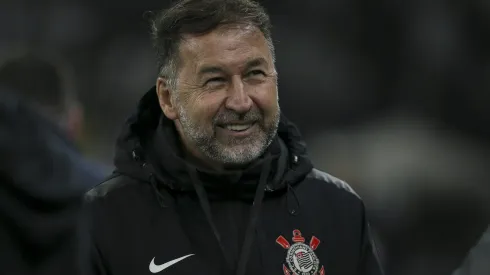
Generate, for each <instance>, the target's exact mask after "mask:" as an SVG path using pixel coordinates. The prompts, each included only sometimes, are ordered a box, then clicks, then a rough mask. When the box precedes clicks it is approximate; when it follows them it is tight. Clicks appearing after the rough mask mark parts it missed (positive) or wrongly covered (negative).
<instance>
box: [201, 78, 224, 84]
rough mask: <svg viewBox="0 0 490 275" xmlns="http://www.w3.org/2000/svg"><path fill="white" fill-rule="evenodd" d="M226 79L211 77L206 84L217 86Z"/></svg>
mask: <svg viewBox="0 0 490 275" xmlns="http://www.w3.org/2000/svg"><path fill="white" fill-rule="evenodd" d="M225 81H226V79H224V78H223V77H213V78H210V79H208V80H207V81H206V84H219V83H223V82H225Z"/></svg>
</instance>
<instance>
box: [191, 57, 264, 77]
mask: <svg viewBox="0 0 490 275" xmlns="http://www.w3.org/2000/svg"><path fill="white" fill-rule="evenodd" d="M265 64H267V60H265V58H263V57H258V58H254V59H251V60H249V61H247V63H246V64H245V66H244V68H245V70H249V69H250V68H253V67H258V66H261V65H265ZM224 72H225V70H224V69H223V68H221V67H219V66H214V65H204V66H202V67H201V68H200V69H199V71H198V73H197V74H198V76H199V77H202V76H203V75H206V74H219V73H224Z"/></svg>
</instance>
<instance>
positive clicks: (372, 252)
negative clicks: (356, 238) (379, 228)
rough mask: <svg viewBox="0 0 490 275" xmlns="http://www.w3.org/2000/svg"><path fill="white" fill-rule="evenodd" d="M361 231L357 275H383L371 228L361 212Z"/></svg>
mask: <svg viewBox="0 0 490 275" xmlns="http://www.w3.org/2000/svg"><path fill="white" fill-rule="evenodd" d="M362 215H363V226H362V227H363V230H362V242H361V243H362V244H361V261H360V264H359V269H358V275H383V274H384V271H383V268H382V265H381V262H380V260H379V256H378V248H377V246H376V243H375V240H374V238H373V235H372V232H371V228H370V226H369V223H368V221H367V219H366V214H365V211H364V210H363V213H362Z"/></svg>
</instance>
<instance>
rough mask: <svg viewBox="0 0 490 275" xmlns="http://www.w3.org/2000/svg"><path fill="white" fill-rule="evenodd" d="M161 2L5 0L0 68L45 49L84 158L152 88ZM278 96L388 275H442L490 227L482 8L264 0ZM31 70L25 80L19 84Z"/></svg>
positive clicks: (489, 68)
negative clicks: (346, 199) (57, 70)
mask: <svg viewBox="0 0 490 275" xmlns="http://www.w3.org/2000/svg"><path fill="white" fill-rule="evenodd" d="M168 3H169V1H164V0H158V1H157V0H139V1H120V0H119V1H115V0H97V1H96V0H2V1H1V4H0V64H1V63H2V61H3V60H5V59H7V58H11V57H14V56H17V55H19V54H23V53H25V52H26V51H36V52H43V53H46V54H47V55H55V56H57V58H58V59H59V60H62V63H63V69H62V71H63V73H64V74H65V76H66V79H67V80H68V82H67V87H68V88H69V89H72V90H73V91H75V92H76V93H77V94H78V99H79V102H80V106H81V107H83V115H84V119H85V120H84V122H85V123H84V128H83V129H84V130H83V135H81V138H79V140H78V143H79V144H80V146H81V148H82V149H83V152H84V154H86V155H87V156H89V157H90V158H92V159H94V160H95V161H98V162H101V163H104V164H106V165H109V166H110V165H112V155H113V149H114V142H115V138H116V136H117V135H118V133H119V129H120V128H121V126H122V124H123V122H124V120H125V119H126V118H127V117H128V116H129V115H130V114H131V113H132V112H133V111H134V110H135V107H136V104H137V101H138V99H139V98H140V97H141V96H142V95H143V94H144V93H145V92H146V91H147V90H148V89H149V88H150V87H151V86H153V85H154V83H155V77H156V72H157V69H156V62H155V55H154V52H153V50H152V48H151V42H150V37H149V24H148V20H147V19H146V18H145V12H146V11H152V10H158V9H161V8H165V7H166V6H167V5H168ZM262 3H263V4H264V5H265V7H266V8H267V9H268V11H269V12H270V14H271V18H272V22H273V24H274V29H273V37H274V40H275V43H276V50H277V59H278V61H277V67H278V71H279V83H280V98H281V99H280V100H281V106H282V109H283V111H284V112H285V114H286V115H287V116H288V117H289V118H290V119H291V120H293V121H294V122H296V123H297V124H298V125H299V127H300V129H301V130H302V132H303V134H304V136H305V138H306V140H307V142H308V145H309V151H310V155H311V157H312V159H313V161H314V163H315V164H316V166H317V167H318V168H319V169H321V170H325V171H327V172H328V173H330V174H333V175H335V176H336V177H339V178H342V179H344V180H346V181H347V182H348V183H350V184H351V185H352V187H353V188H354V189H355V190H356V191H357V192H358V193H359V194H360V196H361V197H362V198H363V199H364V201H365V204H366V206H367V209H368V212H369V216H370V219H371V223H372V227H373V229H374V231H375V234H376V236H377V238H378V241H379V243H380V245H379V246H380V249H381V251H382V260H383V262H384V264H385V266H386V271H387V274H393V275H405V274H410V275H413V274H416V275H424V274H431V275H434V274H450V273H451V271H452V270H454V269H455V268H456V267H457V266H459V265H460V264H461V262H462V260H463V258H464V257H465V255H466V253H467V252H468V250H469V249H470V248H471V247H472V246H473V245H474V244H475V243H476V242H477V240H478V239H479V238H480V236H481V234H482V233H483V231H484V230H485V228H486V227H487V226H488V224H489V222H490V183H489V178H490V176H489V173H490V172H489V170H490V169H489V168H490V165H489V164H490V39H488V38H489V37H490V1H488V0H446V1H440V0H431V1H425V0H412V1H394V0H390V1H388V0H371V1H361V0H321V1H320V0H303V1H293V0H280V1H278V0H268V1H262ZM29 77H30V76H26V81H27V80H28V78H29Z"/></svg>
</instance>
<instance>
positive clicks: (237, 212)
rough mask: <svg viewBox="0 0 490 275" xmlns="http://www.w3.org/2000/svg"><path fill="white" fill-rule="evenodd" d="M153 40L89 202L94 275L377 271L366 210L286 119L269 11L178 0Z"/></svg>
mask: <svg viewBox="0 0 490 275" xmlns="http://www.w3.org/2000/svg"><path fill="white" fill-rule="evenodd" d="M153 31H154V32H153V35H154V42H155V46H156V48H157V51H158V54H159V63H160V66H161V67H160V74H159V77H158V79H157V83H156V87H153V88H152V89H151V90H150V91H148V92H147V93H146V94H145V95H144V96H143V98H142V99H141V101H140V102H139V106H138V110H137V114H136V115H134V116H133V117H131V118H130V119H129V120H128V121H127V124H126V128H125V130H124V131H123V133H122V135H121V136H120V138H119V139H118V142H117V152H116V157H115V165H116V169H117V170H116V173H115V175H114V177H113V178H112V179H110V180H108V181H106V182H104V183H102V184H100V185H98V186H97V187H95V188H94V189H93V190H91V191H90V192H89V193H88V194H87V197H88V199H89V201H90V206H91V207H92V214H93V216H94V223H93V233H92V238H93V240H92V241H93V251H94V255H93V256H94V269H95V272H96V273H97V274H114V275H124V274H128V275H129V274H151V273H153V274H156V273H160V272H162V274H163V273H165V274H177V273H178V274H194V273H196V272H198V273H200V274H237V275H244V274H304V275H306V274H311V275H313V274H321V275H324V274H331V275H335V274H338V275H341V274H342V275H349V274H352V275H354V274H366V275H367V274H373V275H374V274H382V271H381V268H380V266H379V263H378V260H377V255H376V254H377V253H376V249H375V248H374V244H373V241H372V238H371V234H370V231H369V226H368V221H367V218H366V214H365V207H364V204H363V202H362V200H361V199H360V198H359V197H358V196H357V194H356V193H355V192H354V191H353V190H352V189H351V188H350V186H349V185H348V184H347V183H345V182H343V181H342V180H339V179H337V178H335V177H333V176H331V175H329V174H327V173H324V172H321V171H319V170H316V169H314V168H313V165H312V163H311V161H310V160H309V158H308V155H307V151H306V147H305V144H304V141H303V139H302V137H301V135H300V133H299V131H298V129H297V128H296V126H295V125H294V124H292V123H291V122H290V121H288V120H287V119H286V118H285V117H284V116H283V115H282V114H281V111H280V108H279V103H278V90H277V73H276V68H275V58H274V48H273V47H274V46H273V43H272V38H271V34H270V21H269V16H268V15H267V13H266V12H265V11H264V10H263V8H262V7H261V6H260V5H258V4H257V3H255V2H252V1H250V0H232V1H223V0H209V1H202V0H190V1H178V2H176V3H174V5H173V6H172V7H171V8H169V9H168V10H165V11H163V12H161V13H158V14H157V15H156V17H155V19H154V22H153ZM180 261H184V262H182V263H179V262H180Z"/></svg>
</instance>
